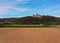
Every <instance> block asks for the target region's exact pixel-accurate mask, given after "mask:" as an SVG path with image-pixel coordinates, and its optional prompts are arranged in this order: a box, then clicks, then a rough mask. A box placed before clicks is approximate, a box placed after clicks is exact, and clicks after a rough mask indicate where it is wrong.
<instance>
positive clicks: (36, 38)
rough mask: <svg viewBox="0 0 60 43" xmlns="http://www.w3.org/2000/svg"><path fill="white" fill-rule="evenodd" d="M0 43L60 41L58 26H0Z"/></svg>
mask: <svg viewBox="0 0 60 43" xmlns="http://www.w3.org/2000/svg"><path fill="white" fill-rule="evenodd" d="M0 43H60V28H0Z"/></svg>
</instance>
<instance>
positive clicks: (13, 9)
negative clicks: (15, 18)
mask: <svg viewBox="0 0 60 43" xmlns="http://www.w3.org/2000/svg"><path fill="white" fill-rule="evenodd" d="M29 10H30V9H28V8H18V7H13V6H0V15H6V14H9V12H12V13H16V12H17V13H22V12H25V11H29ZM12 13H10V14H12Z"/></svg>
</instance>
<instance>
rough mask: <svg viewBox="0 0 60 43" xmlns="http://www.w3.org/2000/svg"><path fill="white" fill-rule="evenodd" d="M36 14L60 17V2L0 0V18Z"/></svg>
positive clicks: (54, 0) (57, 0)
mask: <svg viewBox="0 0 60 43" xmlns="http://www.w3.org/2000/svg"><path fill="white" fill-rule="evenodd" d="M35 13H38V14H40V15H51V16H58V17H60V0H0V18H8V17H23V16H30V15H33V14H35Z"/></svg>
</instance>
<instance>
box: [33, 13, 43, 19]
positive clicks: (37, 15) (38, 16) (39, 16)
mask: <svg viewBox="0 0 60 43" xmlns="http://www.w3.org/2000/svg"><path fill="white" fill-rule="evenodd" d="M33 17H37V18H41V17H42V16H41V15H39V14H38V13H36V15H33Z"/></svg>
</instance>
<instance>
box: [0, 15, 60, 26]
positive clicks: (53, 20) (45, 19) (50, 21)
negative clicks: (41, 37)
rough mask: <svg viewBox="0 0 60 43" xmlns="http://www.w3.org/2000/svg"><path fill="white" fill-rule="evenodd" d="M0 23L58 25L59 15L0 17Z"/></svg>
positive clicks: (59, 22) (59, 21)
mask: <svg viewBox="0 0 60 43" xmlns="http://www.w3.org/2000/svg"><path fill="white" fill-rule="evenodd" d="M0 24H4V25H11V24H16V25H60V17H54V16H48V15H47V16H44V15H43V16H41V15H38V14H36V15H33V16H26V17H21V18H1V19H0Z"/></svg>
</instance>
